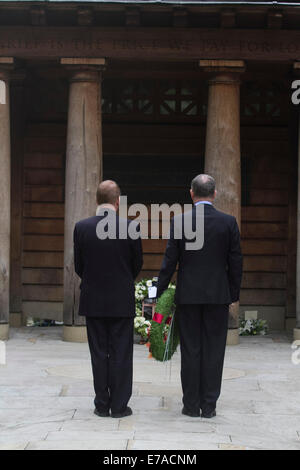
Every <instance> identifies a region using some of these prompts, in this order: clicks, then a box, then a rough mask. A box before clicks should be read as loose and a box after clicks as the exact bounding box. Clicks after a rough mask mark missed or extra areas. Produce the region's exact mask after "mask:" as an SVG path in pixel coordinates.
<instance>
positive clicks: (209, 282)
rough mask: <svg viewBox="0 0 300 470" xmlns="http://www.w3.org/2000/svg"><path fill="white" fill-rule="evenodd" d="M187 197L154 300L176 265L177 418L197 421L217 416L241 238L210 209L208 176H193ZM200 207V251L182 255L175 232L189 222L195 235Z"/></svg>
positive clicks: (229, 219)
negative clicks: (179, 387)
mask: <svg viewBox="0 0 300 470" xmlns="http://www.w3.org/2000/svg"><path fill="white" fill-rule="evenodd" d="M190 194H191V198H192V200H193V203H194V207H193V209H192V214H191V213H190V214H184V215H181V216H177V217H175V218H174V219H173V220H172V222H171V231H170V238H169V240H168V244H167V248H166V253H165V256H164V259H163V262H162V266H161V270H160V274H159V280H158V290H157V295H158V297H159V296H160V295H161V294H162V292H163V291H164V290H165V289H166V288H167V287H168V284H169V282H170V280H171V277H172V275H173V274H174V272H175V270H176V266H177V263H179V267H178V276H177V288H176V304H177V311H176V316H177V321H178V326H179V332H180V348H181V382H182V389H183V405H184V407H183V410H182V413H183V414H185V415H188V416H195V417H196V416H200V410H201V412H202V413H201V416H202V417H205V418H212V417H214V416H216V403H217V400H218V398H219V396H220V391H221V382H222V373H223V363H224V355H225V347H226V338H227V328H228V313H229V305H230V304H231V303H234V302H237V301H238V300H239V295H240V286H241V280H242V254H241V248H240V232H239V228H238V224H237V222H236V219H235V217H233V216H231V215H228V214H225V213H223V212H220V211H218V210H216V209H215V208H214V206H213V201H214V198H215V195H216V191H215V181H214V179H213V178H212V177H211V176H209V175H198V176H196V177H195V178H194V179H193V181H192V184H191V190H190ZM199 204H203V206H201V207H202V208H203V209H204V244H203V247H202V248H201V249H198V250H197V249H196V250H193V249H192V250H191V249H187V245H186V242H187V240H186V238H185V237H184V236H183V237H181V238H180V239H179V238H178V237H176V235H175V234H176V230H175V229H174V226H175V227H176V226H177V227H178V223H179V225H180V224H182V225H184V224H185V222H186V221H187V219H188V216H191V217H190V218H191V219H192V222H193V229H195V228H196V212H197V210H198V209H197V206H198V205H199ZM199 208H200V206H199ZM178 218H179V219H178ZM175 224H176V225H175ZM199 228H201V227H198V230H199ZM183 233H184V232H183Z"/></svg>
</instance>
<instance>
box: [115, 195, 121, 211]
mask: <svg viewBox="0 0 300 470" xmlns="http://www.w3.org/2000/svg"><path fill="white" fill-rule="evenodd" d="M119 207H120V196H119V197H118V199H117V200H116V203H115V208H116V210H118V209H119Z"/></svg>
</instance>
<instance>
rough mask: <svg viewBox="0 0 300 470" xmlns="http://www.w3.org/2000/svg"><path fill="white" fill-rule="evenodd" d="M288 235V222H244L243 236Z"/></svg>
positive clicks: (270, 236) (281, 236)
mask: <svg viewBox="0 0 300 470" xmlns="http://www.w3.org/2000/svg"><path fill="white" fill-rule="evenodd" d="M287 235H288V229H287V224H286V223H278V224H276V223H263V222H243V223H242V237H243V239H245V238H284V239H286V238H287Z"/></svg>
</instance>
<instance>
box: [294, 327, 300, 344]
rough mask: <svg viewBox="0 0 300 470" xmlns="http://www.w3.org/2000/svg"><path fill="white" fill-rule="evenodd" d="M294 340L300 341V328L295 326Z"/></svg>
mask: <svg viewBox="0 0 300 470" xmlns="http://www.w3.org/2000/svg"><path fill="white" fill-rule="evenodd" d="M294 340H295V341H296V340H299V341H300V328H294Z"/></svg>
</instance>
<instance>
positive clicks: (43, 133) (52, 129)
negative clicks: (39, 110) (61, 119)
mask: <svg viewBox="0 0 300 470" xmlns="http://www.w3.org/2000/svg"><path fill="white" fill-rule="evenodd" d="M33 137H45V138H46V139H47V140H49V138H50V137H54V138H55V139H57V137H61V138H65V137H66V124H65V123H62V124H60V123H57V122H51V124H50V123H49V122H29V123H28V124H27V139H30V138H31V140H32V138H33Z"/></svg>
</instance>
